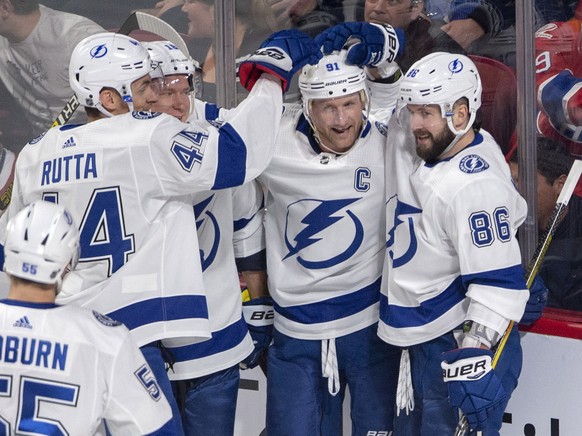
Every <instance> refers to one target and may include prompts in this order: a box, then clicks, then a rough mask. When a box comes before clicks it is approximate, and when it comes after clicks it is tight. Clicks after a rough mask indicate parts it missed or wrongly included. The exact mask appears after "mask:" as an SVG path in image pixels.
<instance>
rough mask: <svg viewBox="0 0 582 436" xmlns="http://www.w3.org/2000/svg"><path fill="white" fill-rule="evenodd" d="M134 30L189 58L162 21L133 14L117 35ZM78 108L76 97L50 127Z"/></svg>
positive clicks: (64, 120) (187, 53)
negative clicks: (146, 33) (154, 36)
mask: <svg viewBox="0 0 582 436" xmlns="http://www.w3.org/2000/svg"><path fill="white" fill-rule="evenodd" d="M134 30H145V31H146V32H150V33H154V34H156V35H158V36H160V37H161V38H162V39H165V40H168V41H170V42H171V43H172V44H174V45H175V46H176V47H178V48H179V49H180V50H181V51H182V53H184V54H185V55H186V56H189V55H190V54H189V51H188V46H187V45H186V43H185V42H184V40H183V39H182V37H181V36H180V34H179V33H178V32H177V31H176V30H175V29H174V28H173V27H172V26H170V25H169V24H168V23H166V22H165V21H164V20H162V19H160V18H158V17H155V16H153V15H150V14H146V13H145V12H134V13H132V14H131V15H130V16H129V17H127V19H126V20H125V21H124V22H123V24H122V25H121V27H120V28H119V30H118V31H117V33H119V34H121V35H129V34H130V33H131V32H133V31H134ZM79 106H80V104H79V100H78V99H77V96H76V95H75V94H73V96H72V97H71V98H70V99H69V101H68V102H67V104H66V105H65V107H64V108H63V109H62V110H61V113H59V115H58V116H57V118H56V119H55V120H54V121H53V124H52V126H51V127H56V126H62V125H63V124H65V123H66V122H67V121H69V119H70V118H71V117H72V116H73V114H74V113H75V111H76V110H77V108H78V107H79Z"/></svg>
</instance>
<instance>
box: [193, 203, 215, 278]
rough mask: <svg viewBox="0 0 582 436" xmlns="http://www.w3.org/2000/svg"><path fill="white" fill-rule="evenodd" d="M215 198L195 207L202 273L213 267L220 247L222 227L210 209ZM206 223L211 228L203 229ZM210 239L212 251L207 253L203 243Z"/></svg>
mask: <svg viewBox="0 0 582 436" xmlns="http://www.w3.org/2000/svg"><path fill="white" fill-rule="evenodd" d="M213 198H214V194H212V195H211V196H209V197H208V198H205V199H204V200H202V201H201V202H199V203H197V204H195V205H194V216H195V217H196V230H197V231H198V240H199V242H200V263H201V264H202V271H206V269H207V268H208V267H209V266H210V265H212V262H214V259H216V254H217V253H218V246H219V245H220V226H219V224H218V220H217V219H216V216H215V215H214V214H213V213H212V211H211V210H209V208H208V206H209V205H210V204H211V202H212V200H213ZM205 222H209V223H210V224H209V225H210V226H211V227H208V226H205V227H204V228H203V227H202V226H203V225H204V223H205ZM212 230H214V231H212ZM209 238H212V244H210V245H211V247H210V250H206V251H205V250H203V247H202V242H203V241H207V240H208V239H209ZM205 245H207V244H205Z"/></svg>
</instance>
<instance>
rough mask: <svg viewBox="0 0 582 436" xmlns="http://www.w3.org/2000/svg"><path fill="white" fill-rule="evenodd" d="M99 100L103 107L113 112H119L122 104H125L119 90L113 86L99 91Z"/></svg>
mask: <svg viewBox="0 0 582 436" xmlns="http://www.w3.org/2000/svg"><path fill="white" fill-rule="evenodd" d="M99 101H100V102H101V105H102V106H103V108H105V110H107V111H108V112H110V113H112V114H117V113H118V112H119V109H120V105H121V104H123V101H122V100H121V97H120V96H119V94H118V92H117V91H116V90H115V89H112V88H103V89H102V90H101V92H99Z"/></svg>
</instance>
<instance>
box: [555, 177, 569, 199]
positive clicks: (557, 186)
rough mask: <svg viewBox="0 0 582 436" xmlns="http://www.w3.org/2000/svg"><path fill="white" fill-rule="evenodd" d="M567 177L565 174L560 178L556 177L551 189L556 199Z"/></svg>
mask: <svg viewBox="0 0 582 436" xmlns="http://www.w3.org/2000/svg"><path fill="white" fill-rule="evenodd" d="M567 177H568V176H567V175H566V174H562V175H561V176H560V177H556V179H555V180H554V183H552V188H553V189H554V191H555V192H556V197H557V196H558V195H560V192H562V188H563V187H564V183H566V178H567Z"/></svg>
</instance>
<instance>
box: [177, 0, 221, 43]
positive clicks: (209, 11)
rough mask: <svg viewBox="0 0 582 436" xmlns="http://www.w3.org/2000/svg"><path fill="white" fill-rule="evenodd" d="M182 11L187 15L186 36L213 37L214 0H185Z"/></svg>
mask: <svg viewBox="0 0 582 436" xmlns="http://www.w3.org/2000/svg"><path fill="white" fill-rule="evenodd" d="M182 11H183V12H185V13H186V15H187V16H188V36H190V37H191V38H213V37H214V2H213V1H212V0H211V1H208V0H186V1H185V2H184V5H183V6H182Z"/></svg>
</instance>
